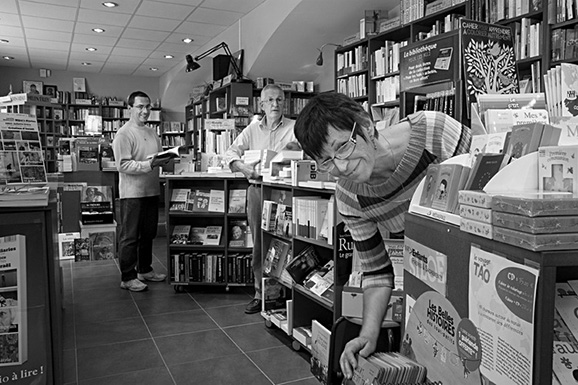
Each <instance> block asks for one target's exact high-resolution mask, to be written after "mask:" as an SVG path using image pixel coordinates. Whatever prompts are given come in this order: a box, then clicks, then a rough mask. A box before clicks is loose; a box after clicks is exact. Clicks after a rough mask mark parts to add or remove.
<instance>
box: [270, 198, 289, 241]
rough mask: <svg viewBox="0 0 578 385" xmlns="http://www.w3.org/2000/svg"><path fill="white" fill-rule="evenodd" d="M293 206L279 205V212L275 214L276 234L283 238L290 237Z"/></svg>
mask: <svg viewBox="0 0 578 385" xmlns="http://www.w3.org/2000/svg"><path fill="white" fill-rule="evenodd" d="M292 218H293V216H292V211H291V206H287V205H284V204H278V205H277V212H276V213H275V230H274V231H275V234H277V235H282V236H290V234H291V223H292V221H293V219H292Z"/></svg>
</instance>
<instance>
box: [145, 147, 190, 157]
mask: <svg viewBox="0 0 578 385" xmlns="http://www.w3.org/2000/svg"><path fill="white" fill-rule="evenodd" d="M187 149H188V148H187V146H175V147H172V148H169V149H168V150H164V151H161V152H157V153H156V154H150V155H148V156H147V159H152V158H156V159H160V160H165V159H175V158H179V157H180V156H181V155H184V154H186V153H187Z"/></svg>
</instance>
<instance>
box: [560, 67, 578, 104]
mask: <svg viewBox="0 0 578 385" xmlns="http://www.w3.org/2000/svg"><path fill="white" fill-rule="evenodd" d="M559 67H560V83H559V86H560V97H561V102H562V103H561V106H562V114H561V116H577V115H578V99H577V96H578V95H577V94H576V93H577V92H578V65H576V64H572V63H562V64H560V66H559Z"/></svg>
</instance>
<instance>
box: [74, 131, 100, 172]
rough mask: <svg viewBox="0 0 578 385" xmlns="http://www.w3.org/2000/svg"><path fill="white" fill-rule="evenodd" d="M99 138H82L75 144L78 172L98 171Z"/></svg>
mask: <svg viewBox="0 0 578 385" xmlns="http://www.w3.org/2000/svg"><path fill="white" fill-rule="evenodd" d="M98 142H99V138H96V137H95V138H88V137H82V138H77V139H76V142H75V151H76V159H77V170H78V171H100V167H99V162H98V156H99V151H98V148H99V147H98Z"/></svg>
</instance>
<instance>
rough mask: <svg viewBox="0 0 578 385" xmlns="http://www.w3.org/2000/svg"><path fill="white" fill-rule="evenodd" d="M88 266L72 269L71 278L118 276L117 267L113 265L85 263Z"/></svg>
mask: <svg viewBox="0 0 578 385" xmlns="http://www.w3.org/2000/svg"><path fill="white" fill-rule="evenodd" d="M87 263H88V264H89V265H90V266H86V267H78V268H73V269H72V278H73V279H75V280H76V279H78V278H92V277H103V276H111V275H115V274H120V270H119V269H118V266H117V265H116V264H114V263H107V264H98V263H96V261H95V262H87Z"/></svg>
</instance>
